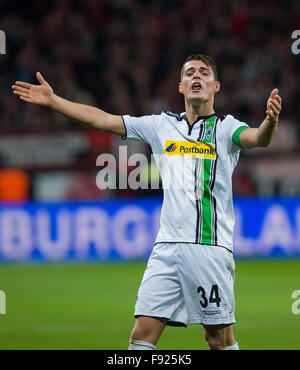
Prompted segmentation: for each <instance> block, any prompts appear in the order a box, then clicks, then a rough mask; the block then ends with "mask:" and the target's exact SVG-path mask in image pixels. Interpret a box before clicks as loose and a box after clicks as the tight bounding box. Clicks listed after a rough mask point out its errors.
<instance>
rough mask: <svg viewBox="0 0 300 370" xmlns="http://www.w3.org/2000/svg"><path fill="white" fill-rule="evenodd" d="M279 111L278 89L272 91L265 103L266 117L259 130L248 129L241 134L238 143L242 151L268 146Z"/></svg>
mask: <svg viewBox="0 0 300 370" xmlns="http://www.w3.org/2000/svg"><path fill="white" fill-rule="evenodd" d="M280 111H281V97H280V96H279V95H278V89H274V90H273V91H272V92H271V94H270V97H269V99H268V101H267V110H266V114H267V116H266V118H265V119H264V121H263V122H262V123H261V125H260V126H259V128H248V129H246V130H244V131H242V132H241V134H240V142H241V144H242V146H243V148H244V149H252V148H257V147H266V146H268V145H269V144H270V142H271V141H272V139H273V137H274V135H275V134H276V131H277V126H278V117H279V113H280Z"/></svg>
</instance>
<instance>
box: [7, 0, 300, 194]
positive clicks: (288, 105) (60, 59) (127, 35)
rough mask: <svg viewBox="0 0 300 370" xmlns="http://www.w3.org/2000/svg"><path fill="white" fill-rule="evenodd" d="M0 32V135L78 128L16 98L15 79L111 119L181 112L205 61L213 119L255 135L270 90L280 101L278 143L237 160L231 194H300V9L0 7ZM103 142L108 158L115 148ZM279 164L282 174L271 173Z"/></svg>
mask: <svg viewBox="0 0 300 370" xmlns="http://www.w3.org/2000/svg"><path fill="white" fill-rule="evenodd" d="M0 29H2V30H5V33H6V38H7V54H6V55H1V56H0V71H1V73H0V108H1V125H0V130H2V131H9V132H16V133H17V132H19V131H24V130H59V129H66V128H67V129H73V128H74V127H75V126H74V123H72V122H70V121H69V120H68V119H66V118H65V117H64V116H62V115H59V114H57V113H55V112H52V111H50V110H47V109H41V108H40V107H35V106H33V105H30V104H24V103H23V102H20V101H19V100H18V99H16V97H14V96H13V95H12V94H11V92H10V86H11V85H12V83H13V82H14V81H16V80H22V81H28V82H32V83H36V82H35V81H36V77H35V73H36V71H40V72H41V73H42V74H43V76H44V78H45V79H46V80H47V81H48V82H49V83H50V85H51V86H52V87H53V89H54V91H55V92H56V93H57V94H58V95H61V96H63V97H65V98H67V99H71V100H73V101H77V102H81V103H85V104H91V105H96V106H98V107H100V108H102V109H104V110H106V111H108V112H110V113H114V114H131V115H135V116H140V115H145V114H152V113H160V112H161V111H162V110H165V109H168V110H170V111H173V112H177V113H178V112H182V111H183V110H184V105H183V99H182V96H181V95H180V94H179V93H178V88H177V86H178V82H179V77H180V69H181V66H182V62H183V60H184V59H185V57H186V56H187V55H189V54H191V53H198V52H200V53H204V54H208V55H211V56H213V57H214V58H215V60H216V63H217V66H218V70H219V76H220V80H221V91H220V93H218V95H217V96H216V111H217V112H220V113H223V114H232V115H234V116H235V117H237V118H238V119H240V120H244V121H245V122H247V123H248V124H250V126H253V127H257V126H258V125H259V124H260V123H261V121H262V120H263V119H264V117H265V110H266V100H267V98H268V96H269V94H270V91H271V90H272V89H273V88H274V87H277V88H278V89H279V93H280V95H281V96H282V99H283V110H282V113H281V116H280V118H281V123H280V130H279V132H278V135H277V137H276V140H275V141H274V143H273V144H272V145H271V146H270V148H268V149H266V150H265V149H264V150H258V151H254V152H252V151H250V152H249V153H248V152H243V153H242V158H241V161H242V165H241V166H239V168H238V169H237V171H236V173H235V175H234V191H235V193H236V194H237V195H255V194H259V195H274V194H275V195H276V194H280V192H281V191H282V190H280V189H281V182H280V181H281V179H282V176H285V179H286V177H288V178H292V180H291V181H292V183H293V186H294V187H293V189H295V190H294V191H293V194H292V193H291V192H289V190H287V194H284V192H283V195H294V194H298V191H299V193H300V182H299V189H298V184H297V176H296V175H297V174H296V173H295V171H296V168H298V167H297V163H298V162H297V160H298V159H299V158H298V157H297V156H298V151H299V140H300V118H299V116H300V104H299V101H300V85H299V77H300V54H299V56H297V55H293V54H292V52H291V44H292V39H291V33H292V31H293V30H296V29H300V2H299V0H285V1H284V2H283V1H271V0H260V1H253V0H218V1H215V2H209V1H202V0H198V1H196V0H82V1H80V0H56V1H52V0H28V1H23V2H20V1H16V0H0ZM107 139H108V141H109V142H110V143H111V146H112V149H111V150H112V151H113V150H114V147H115V146H116V145H117V144H118V140H116V139H114V138H110V137H108V138H107ZM145 150H147V149H145ZM99 152H101V148H99ZM276 159H278V161H279V162H280V161H281V162H282V161H283V163H281V162H280V163H279V162H278V166H275V168H274V169H273V172H274V171H275V174H274V173H273V172H272V169H270V171H269V172H268V170H266V166H267V168H269V167H268V163H269V165H272V164H273V165H274V161H276ZM293 161H294V162H293ZM290 163H295V165H293V166H292V167H291V168H290V172H288V174H287V173H286V171H287V167H288V165H289V164H290ZM295 166H296V167H295ZM278 171H279V172H278ZM280 171H283V173H284V175H282V176H281V175H280V173H281V172H280ZM284 171H285V172H284ZM278 173H279V175H278ZM266 174H267V176H265V177H264V175H266ZM293 175H295V176H293ZM278 178H279V180H278ZM268 180H269V183H268ZM266 181H267V182H266ZM295 181H296V185H295ZM286 188H287V189H290V187H289V186H286ZM266 189H268V190H266ZM270 189H273V190H270Z"/></svg>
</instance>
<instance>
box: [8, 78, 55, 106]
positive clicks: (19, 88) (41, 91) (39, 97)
mask: <svg viewBox="0 0 300 370" xmlns="http://www.w3.org/2000/svg"><path fill="white" fill-rule="evenodd" d="M36 77H37V79H38V81H39V83H40V85H33V84H30V83H27V82H22V81H16V83H15V85H13V86H12V89H13V93H14V94H15V95H18V96H19V97H20V99H21V100H24V101H26V102H28V103H33V104H38V105H45V106H50V104H51V100H52V97H53V95H54V93H53V90H52V88H51V86H50V85H49V84H48V82H47V81H45V80H44V78H43V76H42V75H41V74H40V72H37V74H36Z"/></svg>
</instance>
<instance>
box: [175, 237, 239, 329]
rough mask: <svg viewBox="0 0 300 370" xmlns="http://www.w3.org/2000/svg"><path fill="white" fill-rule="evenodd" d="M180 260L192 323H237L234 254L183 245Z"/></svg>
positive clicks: (212, 248)
mask: <svg viewBox="0 0 300 370" xmlns="http://www.w3.org/2000/svg"><path fill="white" fill-rule="evenodd" d="M180 256H181V258H180V261H181V262H180V280H181V284H182V288H183V295H184V300H185V305H186V308H187V311H188V321H189V323H201V324H206V325H222V324H232V323H234V322H235V318H234V311H235V303H234V291H233V284H234V261H233V257H232V253H231V252H230V251H228V250H227V249H225V248H222V247H217V246H207V245H199V244H187V245H184V244H182V245H181V248H180Z"/></svg>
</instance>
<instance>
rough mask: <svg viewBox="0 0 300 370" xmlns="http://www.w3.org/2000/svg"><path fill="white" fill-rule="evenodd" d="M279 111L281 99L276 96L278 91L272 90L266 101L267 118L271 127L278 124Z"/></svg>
mask: <svg viewBox="0 0 300 370" xmlns="http://www.w3.org/2000/svg"><path fill="white" fill-rule="evenodd" d="M280 111H281V97H280V96H279V95H278V89H274V90H273V91H272V92H271V94H270V97H269V99H268V101H267V110H266V114H267V118H268V121H269V123H270V124H271V125H275V124H276V123H277V122H278V117H279V113H280Z"/></svg>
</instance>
